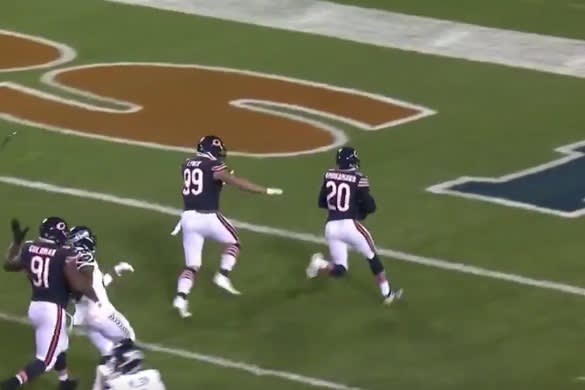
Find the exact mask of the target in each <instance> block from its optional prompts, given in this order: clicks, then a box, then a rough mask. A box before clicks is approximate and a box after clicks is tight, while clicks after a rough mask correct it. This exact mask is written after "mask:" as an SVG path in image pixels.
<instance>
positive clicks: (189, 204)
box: [173, 135, 282, 318]
mask: <svg viewBox="0 0 585 390" xmlns="http://www.w3.org/2000/svg"><path fill="white" fill-rule="evenodd" d="M226 156H227V150H226V147H225V145H224V143H223V141H222V140H221V138H219V137H216V136H213V135H209V136H205V137H203V138H201V140H200V141H199V143H198V144H197V151H196V154H195V156H193V157H191V158H188V159H187V160H186V161H185V162H184V163H183V165H182V166H181V174H182V176H183V188H182V190H181V192H182V195H183V204H184V211H183V213H182V215H181V220H180V221H179V223H178V224H177V227H176V228H175V230H174V231H173V234H177V233H178V232H179V230H182V231H183V249H184V252H185V263H186V267H185V268H184V269H183V271H182V272H181V274H180V276H179V280H178V283H177V295H176V297H175V299H174V301H173V307H174V308H175V309H177V310H178V311H179V314H180V316H181V317H183V318H185V317H189V316H191V313H189V311H188V303H187V295H188V294H189V293H190V292H191V289H192V288H193V284H194V280H195V276H196V274H197V272H198V271H199V268H200V267H201V256H202V250H203V243H204V241H205V240H206V239H211V240H214V241H217V242H220V243H222V244H223V245H224V251H223V254H222V256H221V265H220V270H219V272H217V273H216V274H215V276H214V278H213V281H214V283H215V284H216V285H217V286H219V287H221V288H223V289H225V290H227V291H228V292H230V293H232V294H236V295H238V294H240V292H239V291H238V290H236V289H235V288H234V287H233V285H232V283H231V280H230V279H229V276H228V275H229V273H230V272H231V271H232V269H233V268H234V266H235V264H236V259H237V257H238V254H239V252H240V239H239V238H238V234H237V231H236V228H235V227H234V226H233V225H232V223H231V222H230V221H229V220H228V219H227V218H226V217H224V216H223V215H222V214H221V213H220V211H219V197H220V193H221V190H222V188H223V185H224V184H228V185H233V186H235V187H237V188H239V189H241V190H244V191H248V192H254V193H260V194H266V195H280V194H282V190H281V189H278V188H266V187H262V186H259V185H257V184H254V183H251V182H250V181H248V180H246V179H244V178H241V177H237V176H234V175H233V171H230V170H229V169H228V167H227V165H226V164H225V161H224V160H225V158H226Z"/></svg>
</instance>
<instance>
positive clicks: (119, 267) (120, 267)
mask: <svg viewBox="0 0 585 390" xmlns="http://www.w3.org/2000/svg"><path fill="white" fill-rule="evenodd" d="M114 272H116V275H118V276H122V274H123V273H124V272H134V267H132V265H130V264H128V263H126V262H125V261H122V262H120V263H118V264H116V265H115V266H114Z"/></svg>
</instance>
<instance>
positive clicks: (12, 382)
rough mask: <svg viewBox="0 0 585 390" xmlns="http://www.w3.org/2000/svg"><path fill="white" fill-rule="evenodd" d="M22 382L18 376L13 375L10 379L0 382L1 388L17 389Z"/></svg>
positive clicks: (2, 389) (3, 389)
mask: <svg viewBox="0 0 585 390" xmlns="http://www.w3.org/2000/svg"><path fill="white" fill-rule="evenodd" d="M19 385H20V383H19V382H18V379H16V377H12V378H10V379H7V380H5V381H4V382H2V383H0V389H1V390H16V389H18V386H19Z"/></svg>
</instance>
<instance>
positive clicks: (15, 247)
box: [4, 218, 28, 272]
mask: <svg viewBox="0 0 585 390" xmlns="http://www.w3.org/2000/svg"><path fill="white" fill-rule="evenodd" d="M10 228H11V230H12V244H10V246H9V247H8V250H7V251H6V258H5V260H6V261H5V262H4V270H5V271H8V272H18V271H21V270H22V269H23V268H24V267H23V265H22V263H21V262H20V252H21V250H22V243H23V241H24V238H25V237H26V233H28V228H24V229H22V228H21V227H20V222H19V221H18V220H17V219H16V218H13V219H12V220H11V221H10Z"/></svg>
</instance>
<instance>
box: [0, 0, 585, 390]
mask: <svg viewBox="0 0 585 390" xmlns="http://www.w3.org/2000/svg"><path fill="white" fill-rule="evenodd" d="M343 2H344V3H348V2H347V1H343ZM353 3H355V4H363V5H364V6H372V7H378V8H388V9H393V10H396V11H399V12H407V13H413V14H421V15H426V16H434V17H439V18H449V19H454V20H462V21H465V22H469V23H477V24H482V25H491V26H494V27H502V28H510V29H518V30H524V31H530V32H540V33H543V34H551V35H559V36H566V37H572V38H578V39H584V38H585V22H583V20H585V11H583V10H578V8H574V7H573V8H570V7H568V8H567V9H568V10H570V11H567V9H565V8H562V7H561V6H560V5H558V4H557V3H556V2H553V1H543V2H542V4H541V3H539V2H535V5H534V6H533V7H532V6H530V7H529V6H528V4H532V2H528V1H514V2H501V1H498V2H494V3H492V2H489V3H488V2H485V1H483V2H480V1H477V0H476V1H471V0H468V1H466V2H465V4H466V5H465V7H463V6H462V7H459V5H461V4H459V3H462V2H457V1H449V2H440V5H439V2H436V1H422V0H421V1H416V2H412V1H411V2H406V1H400V2H392V3H393V5H392V6H388V5H387V4H382V2H381V1H367V2H366V1H364V2H363V3H362V2H356V1H353ZM384 3H385V2H384ZM394 3H395V4H394ZM536 3H537V4H536ZM553 3H554V4H553ZM574 3H575V4H577V3H579V2H578V1H575V2H574ZM472 4H473V6H472ZM571 4H573V3H571ZM579 4H580V3H579ZM526 9H530V10H532V11H530V12H524V11H523V10H526ZM465 10H469V12H466V11H465ZM537 10H540V11H537ZM554 10H556V11H554ZM549 11H550V12H549ZM0 28H2V29H6V30H14V31H19V32H23V33H27V34H33V35H40V36H44V37H47V38H50V39H52V40H54V41H58V42H63V43H66V44H68V45H70V46H72V47H74V48H75V49H76V50H77V52H78V57H77V59H76V60H74V62H73V64H88V63H93V62H99V61H101V62H114V61H153V62H155V61H160V62H176V63H196V64H205V65H216V66H226V67H232V68H238V69H252V70H256V71H261V72H268V73H274V74H281V75H287V76H292V77H297V78H302V79H306V80H313V81H318V82H323V83H328V84H331V85H338V86H344V87H349V88H355V89H359V90H363V91H368V92H373V93H379V94H383V95H386V96H390V97H393V98H396V99H401V100H405V101H410V102H414V103H417V104H421V105H424V106H426V107H430V108H432V109H434V110H436V111H438V114H437V115H434V116H432V117H429V118H425V119H422V120H419V121H415V122H412V123H410V124H406V125H402V126H398V127H395V128H391V129H387V130H382V131H378V132H364V131H360V130H358V129H355V128H352V127H350V126H345V127H344V129H345V130H346V131H347V134H348V136H349V137H350V140H351V144H352V145H354V146H356V147H357V148H358V149H359V150H360V154H361V158H362V163H363V166H362V168H363V170H364V171H365V172H366V173H367V174H368V176H369V178H370V182H371V184H372V191H373V193H374V195H375V196H376V198H377V201H378V204H379V210H378V212H377V213H376V214H375V215H373V216H372V217H370V218H368V220H367V226H368V228H369V229H370V231H371V232H372V233H373V234H374V238H375V239H376V243H377V245H379V246H380V247H383V248H392V249H396V250H400V251H404V252H407V253H413V254H416V255H420V256H429V257H434V258H440V259H445V260H448V261H453V262H462V263H465V264H468V265H473V266H477V267H482V268H488V269H494V270H498V271H501V272H503V273H512V274H520V275H523V276H526V277H530V278H534V279H542V280H550V281H556V282H560V283H565V284H571V285H575V286H585V266H584V264H583V261H584V260H583V253H584V252H583V239H582V237H583V232H584V231H585V220H584V219H583V218H576V219H565V218H561V217H556V216H550V215H545V214H540V213H534V212H529V211H526V210H520V209H516V208H512V207H504V206H500V205H496V204H491V203H486V202H480V201H474V200H467V199H462V198H457V197H451V196H445V195H435V194H432V193H430V192H427V191H425V188H427V187H429V186H431V185H433V184H436V183H439V182H442V181H447V180H452V179H455V178H457V177H459V176H464V175H469V176H488V177H497V176H500V175H504V174H507V173H510V172H513V171H516V170H520V169H525V168H529V167H531V166H534V165H537V164H541V163H544V162H547V161H550V160H553V159H555V158H558V155H557V154H555V152H554V151H553V150H554V149H555V148H557V147H559V146H562V145H565V144H569V143H572V142H577V141H580V140H582V139H583V136H584V133H583V130H584V124H585V120H584V117H583V102H585V80H583V79H578V78H570V77H562V76H556V75H552V74H545V73H539V72H532V71H527V70H519V69H513V68H508V67H501V66H497V65H490V64H481V63H472V62H467V61H462V60H456V59H448V58H441V57H435V56H428V55H422V54H415V53H410V52H405V51H399V50H391V49H384V48H379V47H374V46H368V45H361V44H357V43H352V42H346V41H341V40H336V39H330V38H324V37H318V36H311V35H305V34H301V33H292V32H284V31H278V30H270V29H267V28H260V27H254V26H250V25H244V24H240V23H232V22H224V21H219V20H214V19H207V18H203V17H195V16H189V15H183V14H178V13H172V12H164V11H157V10H154V9H147V8H141V7H132V6H125V5H115V4H111V3H106V2H103V1H98V0H85V1H79V0H56V1H51V2H41V1H32V0H28V1H6V2H3V3H1V4H0ZM1 55H10V53H2V54H1ZM41 74H42V71H39V70H35V71H26V72H18V73H14V74H11V73H6V74H5V73H0V78H4V81H7V80H10V81H13V82H18V83H20V84H23V85H26V86H28V87H32V88H40V89H43V90H49V87H47V86H44V85H42V84H41V83H40V81H39V77H40V75H41ZM0 81H3V80H0ZM1 110H2V108H0V111H1ZM195 127H196V126H195V124H194V128H195ZM12 130H18V132H19V133H18V135H17V136H16V137H14V139H13V140H12V141H11V142H10V143H9V144H8V145H7V147H6V148H5V149H3V150H2V151H0V176H13V177H19V178H24V179H27V180H38V181H43V182H47V183H51V184H55V185H61V186H65V187H73V188H81V189H85V190H89V191H95V192H101V193H108V194H113V195H117V196H120V197H128V198H133V199H140V200H144V201H148V202H153V203H159V204H163V205H167V206H170V207H177V208H178V207H181V202H180V201H181V200H180V193H179V189H180V186H181V178H180V176H179V175H178V166H179V164H180V163H181V162H182V160H183V159H184V158H185V154H183V153H179V152H171V151H163V150H155V149H147V148H141V147H137V146H128V145H123V144H115V143H109V142H105V141H98V140H92V139H87V138H80V137H73V136H67V135H62V134H57V133H52V132H47V131H43V130H40V129H38V128H35V127H29V126H23V125H17V124H14V123H11V122H9V121H0V137H3V136H4V135H5V134H8V133H9V132H10V131H12ZM200 132H204V133H205V132H206V130H205V129H197V130H194V134H193V139H192V141H189V142H193V144H194V143H195V142H196V140H197V139H198V137H199V136H200V135H201V134H200ZM228 146H229V145H228ZM332 159H333V155H332V153H331V152H329V153H320V154H314V155H309V156H304V157H293V158H275V159H270V160H266V159H252V158H244V157H230V158H229V164H230V166H231V167H233V168H235V169H236V171H237V173H240V174H242V175H246V176H248V177H250V178H251V179H253V180H256V181H259V182H261V183H266V184H271V185H274V186H280V187H282V188H284V189H285V196H283V197H282V198H280V199H273V198H265V197H255V196H252V195H246V194H241V193H239V192H237V191H235V190H231V189H229V190H226V191H225V192H224V195H223V199H222V202H223V209H224V212H225V214H226V215H227V216H229V217H231V218H233V219H236V220H238V221H246V222H249V223H253V224H257V225H262V226H269V227H275V228H281V229H288V230H291V231H295V232H304V233H310V234H315V235H321V234H322V222H323V219H324V215H323V213H322V212H321V211H320V210H318V209H316V205H315V203H316V196H317V191H318V188H319V185H320V180H321V174H322V171H323V170H324V169H326V168H327V167H329V166H330V165H331V162H332ZM575 180H581V181H582V180H583V176H581V177H575ZM536 190H538V189H536ZM0 199H1V200H2V207H1V208H0V224H2V223H4V225H0V226H5V229H4V230H2V231H3V235H1V236H0V247H5V246H8V244H9V240H10V235H9V230H8V227H9V224H8V221H9V219H10V218H11V217H14V216H17V217H19V218H20V219H21V220H22V221H25V222H26V223H27V224H30V225H31V226H33V227H34V226H36V224H37V223H38V221H40V219H41V218H43V217H45V216H47V215H49V214H58V215H62V216H64V217H65V218H66V219H67V220H68V221H70V223H72V224H81V223H83V224H88V225H90V226H91V227H93V229H94V231H95V232H96V233H97V235H98V237H99V243H100V248H99V254H98V256H99V258H100V260H101V262H102V263H103V264H104V266H105V267H107V266H110V265H113V264H114V262H116V261H119V260H126V261H129V262H131V263H132V264H133V265H134V266H135V268H136V272H135V274H133V275H130V276H128V277H127V278H125V279H124V280H123V281H121V282H120V283H119V284H117V285H114V286H113V287H112V289H111V296H112V301H113V302H114V303H115V304H116V306H117V307H118V308H119V309H120V310H121V311H122V312H123V313H125V314H126V315H127V317H128V318H129V319H130V320H131V322H132V324H133V326H134V327H135V329H136V332H137V335H138V337H139V339H140V340H142V341H144V342H147V343H155V344H159V345H164V346H166V347H169V348H175V349H182V350H187V351H193V352H197V353H201V354H206V355H213V356H220V357H223V358H226V359H230V360H234V361H241V362H246V363H249V364H256V365H258V366H260V367H262V368H266V369H273V370H277V371H282V372H289V373H296V374H302V375H305V376H309V377H315V378H322V379H325V380H328V381H332V382H336V383H339V384H345V385H347V386H348V388H349V387H351V386H353V387H356V388H360V389H367V390H382V389H390V388H396V389H398V388H399V389H405V390H419V389H420V390H427V389H432V390H447V389H449V390H452V389H457V390H463V389H465V390H467V389H475V390H493V389H496V388H499V389H501V390H520V389H530V390H545V389H546V390H550V389H555V390H560V389H578V388H580V387H582V386H584V385H585V384H583V383H579V382H576V381H575V378H576V377H578V376H581V375H585V365H584V364H583V359H582V345H583V343H582V342H583V330H584V329H585V297H583V296H579V295H576V294H566V293H562V292H560V291H554V290H549V289H542V288H537V287H531V286H526V285H522V284H517V283H512V282H507V281H502V280H495V279H490V278H485V277H481V276H474V275H470V274H467V273H460V272H452V271H448V270H441V269H437V268H432V267H426V266H423V265H417V264H412V263H409V262H401V261H398V260H395V259H391V258H385V261H386V263H385V264H386V265H387V267H388V274H389V275H390V277H391V278H392V280H394V281H395V282H396V283H397V284H399V285H400V286H402V287H404V288H405V291H406V300H405V301H404V302H401V303H400V304H398V305H396V306H393V307H384V306H383V305H382V304H381V302H380V299H379V297H378V292H377V288H376V286H375V284H374V283H373V282H372V279H371V276H370V274H369V270H368V267H367V266H366V265H365V264H363V260H361V259H360V258H359V257H358V256H353V257H352V258H351V263H350V265H351V267H350V274H349V276H348V277H347V278H346V279H344V280H339V281H337V280H331V281H330V280H318V281H307V280H306V279H305V275H304V267H305V266H306V264H307V262H308V260H309V257H310V255H311V254H312V253H313V252H316V251H325V250H326V248H325V247H324V246H322V245H319V244H313V243H310V242H303V241H299V240H296V239H290V238H283V237H274V236H270V235H266V234H259V233H254V232H251V231H248V230H245V229H243V230H242V231H241V232H240V234H241V239H242V242H243V248H242V254H241V259H240V262H239V265H238V267H237V269H236V271H235V272H234V274H233V280H234V283H235V284H236V286H237V287H238V288H239V289H241V290H242V292H243V293H244V295H242V296H241V297H235V298H234V297H231V296H227V295H226V294H223V292H222V291H219V290H218V289H217V288H215V287H214V286H213V285H212V283H211V277H212V275H213V273H214V271H215V270H216V268H217V265H218V260H217V259H218V255H219V247H217V246H215V245H214V244H210V245H209V246H208V247H207V248H206V252H205V259H204V267H203V270H202V274H201V275H200V277H199V283H198V285H197V286H196V288H195V289H194V292H193V294H192V297H191V307H192V309H193V311H194V316H193V318H192V319H190V320H188V321H183V320H181V319H179V318H178V316H177V315H176V314H175V313H174V312H173V311H172V309H171V301H172V297H173V295H174V293H175V285H176V277H177V275H178V273H179V271H180V269H181V268H182V266H183V254H182V248H181V244H180V240H178V239H177V238H175V237H171V236H169V232H170V231H171V229H172V228H173V226H174V225H175V223H176V220H177V219H176V217H174V216H170V215H165V214H161V213H158V212H155V211H148V210H141V209H137V208H131V207H127V206H121V205H113V204H109V203H105V202H100V201H96V200H91V199H82V198H79V197H74V196H68V195H60V194H51V193H46V192H40V191H37V190H33V189H26V188H20V187H16V186H13V185H8V184H0ZM1 221H5V222H1ZM28 295H29V288H28V285H27V282H26V280H25V279H24V277H23V276H20V275H13V274H2V275H0V312H2V313H5V314H10V315H13V316H25V315H26V309H27V305H28V298H29V297H28ZM0 331H1V333H0V334H1V335H2V336H0V341H1V343H2V346H3V348H2V351H1V352H0V376H8V375H12V373H13V372H16V370H18V369H20V366H21V365H22V364H23V363H25V362H26V361H27V360H28V359H29V358H30V357H31V351H32V347H33V345H32V337H31V332H30V329H29V328H28V327H25V326H22V325H19V324H15V323H12V322H2V321H0ZM147 358H148V362H149V364H150V365H151V366H154V367H156V368H158V369H159V370H160V371H161V372H162V374H163V377H164V379H165V381H166V383H167V385H168V388H169V389H274V388H278V389H283V390H288V389H305V388H309V387H311V386H310V385H309V384H307V383H302V381H301V382H298V381H296V382H295V381H291V380H289V379H287V378H279V377H274V376H271V375H264V376H262V375H253V374H250V373H249V372H246V371H242V370H240V369H233V368H226V367H221V366H218V365H214V364H209V363H205V362H201V361H198V360H194V359H191V358H185V357H178V356H174V355H169V354H165V353H160V352H149V353H148V354H147ZM96 359H97V353H96V352H95V351H94V350H93V348H92V347H91V346H90V345H89V343H88V342H87V341H86V340H84V339H82V338H79V337H77V338H74V339H73V341H72V345H71V356H70V365H71V367H72V369H73V371H74V373H75V374H76V375H78V376H79V377H80V378H82V380H83V381H84V387H83V389H87V388H88V386H89V382H90V381H91V380H92V378H93V373H94V368H95V362H96ZM54 383H55V379H54V378H52V377H51V376H47V377H44V378H41V379H40V380H39V381H38V382H37V383H35V384H33V385H32V386H30V388H31V389H37V390H39V389H47V388H52V387H53V385H54Z"/></svg>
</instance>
